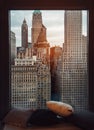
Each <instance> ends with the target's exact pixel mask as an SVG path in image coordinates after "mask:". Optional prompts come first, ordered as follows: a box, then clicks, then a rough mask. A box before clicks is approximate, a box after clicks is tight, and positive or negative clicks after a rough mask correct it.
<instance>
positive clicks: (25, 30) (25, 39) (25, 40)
mask: <svg viewBox="0 0 94 130" xmlns="http://www.w3.org/2000/svg"><path fill="white" fill-rule="evenodd" d="M21 38H22V41H21V42H22V47H24V48H27V47H28V25H27V23H26V20H25V19H24V20H23V23H22V26H21Z"/></svg>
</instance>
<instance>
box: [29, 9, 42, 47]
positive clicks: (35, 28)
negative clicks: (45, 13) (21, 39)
mask: <svg viewBox="0 0 94 130" xmlns="http://www.w3.org/2000/svg"><path fill="white" fill-rule="evenodd" d="M41 28H42V14H41V12H40V10H34V12H33V16H32V28H31V37H32V41H31V43H32V46H33V45H34V44H35V43H36V42H37V39H38V36H39V33H40V31H41Z"/></svg>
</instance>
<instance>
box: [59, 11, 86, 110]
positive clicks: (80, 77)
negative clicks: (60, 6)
mask: <svg viewBox="0 0 94 130" xmlns="http://www.w3.org/2000/svg"><path fill="white" fill-rule="evenodd" d="M61 80H62V91H61V100H62V101H63V102H66V103H69V104H71V105H72V106H73V107H74V109H75V111H80V110H87V109H88V65H87V40H85V39H83V38H82V11H78V10H77V11H65V41H64V46H63V53H62V79H61Z"/></svg>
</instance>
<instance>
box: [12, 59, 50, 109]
mask: <svg viewBox="0 0 94 130" xmlns="http://www.w3.org/2000/svg"><path fill="white" fill-rule="evenodd" d="M11 94H12V95H11V103H12V104H11V105H12V107H15V108H32V109H36V108H46V101H48V100H50V99H51V79H50V71H49V68H48V66H46V65H44V64H42V62H41V61H40V60H39V61H36V57H33V59H31V58H30V59H15V65H12V66H11Z"/></svg>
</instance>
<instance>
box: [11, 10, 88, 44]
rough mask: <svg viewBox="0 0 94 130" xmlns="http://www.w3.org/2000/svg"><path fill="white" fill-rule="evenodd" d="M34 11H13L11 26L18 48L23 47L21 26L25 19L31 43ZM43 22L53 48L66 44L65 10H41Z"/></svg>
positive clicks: (85, 33)
mask: <svg viewBox="0 0 94 130" xmlns="http://www.w3.org/2000/svg"><path fill="white" fill-rule="evenodd" d="M33 12H34V10H11V11H10V16H11V17H10V26H11V31H13V32H14V33H15V36H16V46H21V25H22V23H23V20H24V18H25V19H26V21H27V25H28V41H29V42H31V28H32V14H33ZM41 13H42V22H43V24H44V26H45V27H46V28H47V41H48V42H49V43H50V45H51V46H54V45H60V46H62V44H63V42H64V10H41ZM82 33H83V34H84V35H87V12H86V11H83V31H82Z"/></svg>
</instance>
